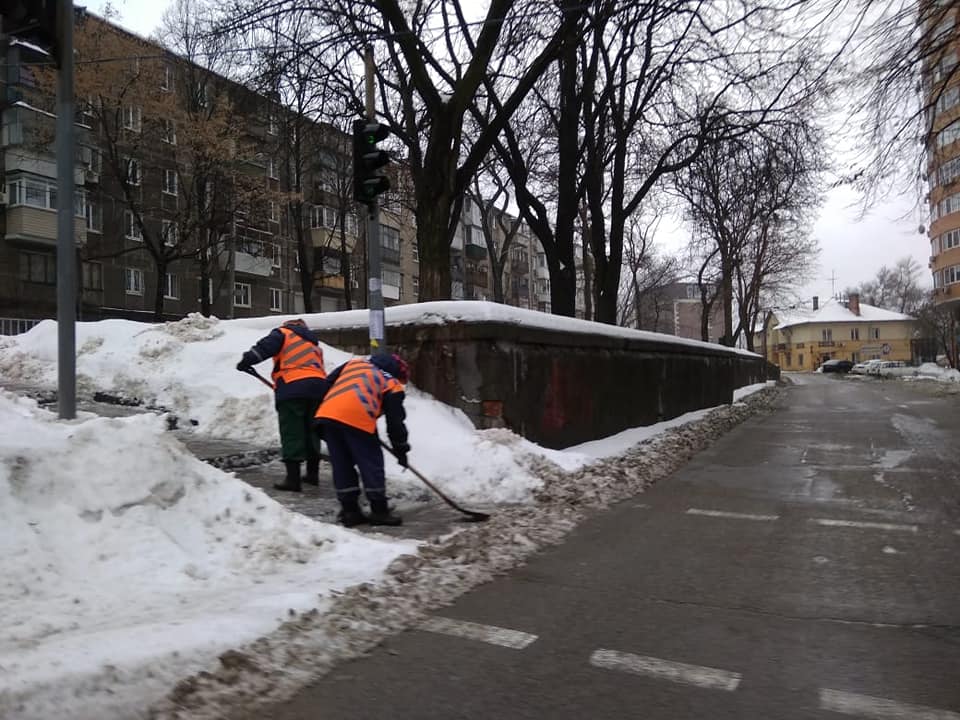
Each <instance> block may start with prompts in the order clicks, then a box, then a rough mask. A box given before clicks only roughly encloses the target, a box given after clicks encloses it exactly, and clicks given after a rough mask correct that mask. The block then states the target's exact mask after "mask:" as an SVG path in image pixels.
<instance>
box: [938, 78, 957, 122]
mask: <svg viewBox="0 0 960 720" xmlns="http://www.w3.org/2000/svg"><path fill="white" fill-rule="evenodd" d="M958 103H960V85H954V86H953V87H949V88H947V89H946V90H944V91H943V92H942V93H940V97H938V98H937V105H936V110H935V112H936V113H937V114H938V115H939V114H940V113H943V112H946V111H947V110H949V109H950V108H952V107H953V106H954V105H957V104H958Z"/></svg>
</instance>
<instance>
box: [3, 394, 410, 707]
mask: <svg viewBox="0 0 960 720" xmlns="http://www.w3.org/2000/svg"><path fill="white" fill-rule="evenodd" d="M0 426H2V427H3V428H4V432H3V434H2V435H0V517H3V524H2V526H0V557H3V559H4V572H3V574H2V577H0V608H2V615H3V618H4V622H3V626H2V629H0V668H2V669H3V672H0V717H5V718H7V717H9V718H13V717H16V718H18V719H20V720H29V719H30V718H38V719H40V718H50V717H55V716H61V715H62V712H63V710H64V708H67V707H69V708H70V712H69V716H70V717H71V718H74V719H78V718H98V719H100V720H102V719H106V718H111V717H129V709H130V707H132V706H142V704H143V703H144V702H145V701H147V700H149V699H150V698H154V699H156V698H158V697H160V695H162V694H163V693H164V692H166V691H168V690H169V688H170V687H171V686H172V685H173V684H174V683H175V682H176V680H177V679H179V678H181V677H183V676H184V675H185V674H187V673H190V672H194V671H196V670H198V669H200V668H203V667H205V666H207V665H208V664H209V663H210V662H211V661H212V660H213V659H215V658H216V657H217V655H218V654H220V653H222V652H223V651H224V650H226V649H228V648H231V647H235V646H236V645H237V644H238V643H244V642H250V641H252V640H254V639H255V638H257V637H258V636H260V635H263V634H265V633H269V632H271V631H273V630H274V629H275V628H276V627H277V626H278V625H280V624H281V623H282V622H283V621H284V620H285V619H287V617H288V616H289V613H290V612H291V611H299V610H304V609H308V608H316V607H318V606H320V607H323V606H324V603H327V602H329V600H328V599H325V598H328V596H329V594H330V592H331V591H332V590H340V589H342V588H346V587H349V586H352V585H355V584H357V583H361V582H364V581H367V580H373V579H376V578H378V577H380V576H381V575H382V573H383V571H384V569H385V568H386V567H387V566H388V565H389V564H390V563H391V562H392V561H393V560H394V559H395V558H397V557H398V556H399V555H402V554H405V553H410V552H416V546H415V545H414V544H412V543H410V542H396V541H389V542H387V541H381V540H375V539H372V538H369V537H364V536H361V535H358V534H356V533H352V532H349V531H346V530H343V529H341V528H338V527H336V526H333V525H327V524H322V523H317V522H315V521H312V520H310V519H308V518H306V517H304V516H302V515H298V514H295V513H292V512H290V511H288V510H286V509H284V508H283V507H281V506H280V505H278V504H277V503H276V502H274V501H273V500H271V499H270V498H269V497H268V496H267V495H266V494H264V493H263V492H261V491H259V490H257V489H254V488H251V487H249V486H248V485H246V484H245V483H243V482H241V481H240V480H238V479H236V478H234V477H232V476H231V475H227V474H225V473H223V472H221V471H219V470H216V469H214V468H212V467H210V466H208V465H206V464H205V463H202V462H200V461H199V460H197V459H196V458H194V457H193V456H192V455H190V454H189V453H188V452H187V451H186V450H185V449H184V448H183V446H182V445H181V444H180V443H179V442H178V441H177V440H176V439H175V438H174V437H173V436H172V435H170V434H169V433H167V432H165V431H164V429H163V427H164V422H163V419H162V418H160V417H157V416H154V415H142V416H137V417H133V418H123V419H107V418H95V417H84V418H81V419H78V420H77V421H73V422H69V423H64V422H58V421H57V420H56V418H55V416H54V415H52V414H51V413H49V412H47V411H44V410H40V409H38V408H37V407H36V404H35V403H34V402H33V401H30V400H26V399H22V398H15V397H14V396H12V395H10V394H8V393H3V392H0ZM318 594H319V596H318ZM81 698H82V699H81Z"/></svg>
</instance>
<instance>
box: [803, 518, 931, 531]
mask: <svg viewBox="0 0 960 720" xmlns="http://www.w3.org/2000/svg"><path fill="white" fill-rule="evenodd" d="M810 522H812V523H816V524H817V525H824V526H826V527H855V528H865V529H868V530H898V531H901V532H913V533H915V532H917V526H916V525H900V524H898V523H880V522H866V521H862V520H834V519H832V518H810Z"/></svg>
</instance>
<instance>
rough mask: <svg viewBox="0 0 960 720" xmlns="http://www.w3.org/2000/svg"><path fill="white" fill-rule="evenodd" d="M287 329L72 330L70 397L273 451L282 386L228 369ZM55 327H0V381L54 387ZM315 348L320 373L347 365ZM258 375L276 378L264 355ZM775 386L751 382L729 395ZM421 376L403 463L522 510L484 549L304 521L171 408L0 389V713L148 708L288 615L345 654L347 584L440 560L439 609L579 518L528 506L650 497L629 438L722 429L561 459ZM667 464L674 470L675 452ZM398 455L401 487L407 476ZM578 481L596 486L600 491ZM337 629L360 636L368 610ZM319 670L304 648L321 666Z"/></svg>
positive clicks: (699, 416) (679, 424)
mask: <svg viewBox="0 0 960 720" xmlns="http://www.w3.org/2000/svg"><path fill="white" fill-rule="evenodd" d="M317 317H320V316H312V317H311V318H309V320H310V323H311V325H315V324H316V323H315V322H314V318H317ZM324 317H325V318H329V316H324ZM277 322H278V320H277V318H263V319H253V320H233V321H218V320H216V319H207V318H202V317H200V316H191V317H189V318H186V319H185V320H182V321H180V322H175V323H167V324H164V325H148V324H142V323H135V322H129V321H122V320H111V321H103V322H97V323H80V324H78V326H77V347H78V358H77V372H78V389H79V392H80V393H81V394H87V395H89V394H92V393H93V392H94V391H102V392H109V393H111V394H114V395H121V396H126V397H131V398H132V397H136V398H138V399H140V400H142V401H144V402H146V403H148V404H150V405H154V406H161V407H164V408H167V409H168V410H169V411H171V412H174V413H176V414H177V415H178V416H180V417H181V418H190V419H192V420H194V421H196V423H197V424H196V427H195V429H194V431H193V432H196V433H198V434H201V435H206V436H210V437H217V438H233V439H242V440H249V441H253V442H257V443H261V444H263V445H273V444H276V443H277V441H278V440H277V430H276V417H275V412H274V410H273V405H272V395H271V394H270V392H269V391H268V390H267V389H266V388H264V387H263V386H262V385H260V384H259V383H257V382H256V381H254V380H253V379H252V378H251V377H249V376H248V375H245V374H242V373H238V372H237V371H236V370H235V368H234V366H235V364H236V362H237V360H238V359H239V357H240V354H241V353H242V352H243V351H244V350H246V349H247V348H248V347H249V346H250V345H252V344H253V343H254V342H256V340H257V339H259V338H260V337H261V336H263V335H264V334H265V333H266V332H267V331H268V330H269V329H270V328H272V327H274V326H275V325H276V323H277ZM56 335H57V331H56V324H55V323H53V322H49V321H48V322H44V323H41V324H40V325H38V326H37V327H36V328H34V329H33V330H31V331H30V332H28V333H26V334H24V335H19V336H15V337H12V338H0V378H2V379H3V380H5V381H8V382H16V383H24V384H30V385H33V386H36V387H41V388H50V389H53V388H55V386H56V354H57V353H56ZM323 350H324V357H325V360H326V364H327V366H328V368H329V369H332V368H333V367H335V366H336V365H338V364H340V363H341V362H343V361H344V360H346V359H347V357H348V356H347V355H346V354H345V353H343V352H340V351H338V350H336V349H334V348H331V347H328V346H324V347H323ZM262 369H263V370H264V371H265V372H264V374H268V372H269V367H268V364H266V363H265V364H264V366H262ZM762 388H763V386H762V385H760V386H751V387H750V388H743V389H741V390H740V391H738V393H737V398H736V399H737V400H738V401H742V400H743V398H745V397H747V396H748V395H749V394H751V393H753V392H756V391H757V390H760V389H762ZM408 390H409V398H408V401H407V410H408V418H409V423H408V424H409V427H410V433H411V441H412V444H413V451H412V453H411V456H410V457H411V461H412V462H414V464H415V465H416V466H417V467H418V468H419V469H421V470H423V471H424V472H425V473H426V474H427V475H429V476H430V477H431V478H432V479H434V480H435V481H436V482H438V483H439V484H441V485H442V486H443V487H444V488H445V489H447V490H449V491H450V492H451V494H452V495H454V496H456V497H458V498H459V499H463V500H464V501H469V502H471V503H483V504H484V505H489V504H501V505H502V504H512V505H514V506H516V505H517V504H519V507H520V508H521V509H519V510H518V509H516V507H514V509H512V510H510V511H509V512H503V513H499V515H500V518H499V520H498V521H497V522H499V523H500V524H499V525H498V524H497V523H496V522H491V523H489V524H488V525H487V526H485V528H484V529H481V530H474V531H470V532H466V531H465V532H463V533H461V534H462V535H463V537H464V538H472V540H470V541H469V542H471V543H480V544H479V545H471V550H470V553H473V554H472V555H471V554H470V553H468V554H467V555H466V557H468V558H474V560H475V562H474V561H470V562H467V561H464V560H462V558H461V559H460V560H456V559H451V557H449V556H448V555H445V554H444V553H447V552H448V551H449V548H450V547H451V543H453V546H456V544H457V543H462V542H467V541H466V540H461V539H459V537H454V538H452V539H451V538H446V539H437V540H435V541H431V542H430V543H427V544H426V545H424V544H423V543H417V542H413V541H398V540H396V539H392V538H388V537H386V536H383V535H379V536H374V535H363V534H360V533H357V532H353V531H347V530H343V529H341V528H338V527H336V526H333V525H330V524H326V523H321V522H316V521H314V520H311V519H308V518H306V517H304V516H301V515H298V514H296V513H292V512H290V511H288V510H286V509H284V508H283V507H282V506H280V505H279V504H277V503H276V502H275V501H273V500H272V499H271V498H269V497H268V496H267V495H266V494H264V493H262V492H261V491H259V490H257V489H255V488H252V487H250V486H248V485H247V484H245V483H243V482H242V481H240V480H239V479H237V478H236V477H235V476H234V475H232V474H230V473H224V472H221V471H220V470H217V469H215V468H213V467H210V466H208V465H206V464H204V463H202V462H200V461H199V460H197V459H196V458H194V457H193V456H192V455H191V454H190V453H189V452H188V451H187V449H186V448H185V447H184V446H183V445H182V443H180V442H179V441H178V440H177V439H176V438H175V437H174V436H173V435H172V434H170V433H169V432H167V431H166V429H165V428H166V423H165V421H164V419H163V418H162V417H160V416H157V415H152V414H147V415H139V416H134V417H130V418H119V419H108V418H99V417H95V416H92V415H88V414H81V416H80V417H78V418H77V419H76V420H74V421H59V420H57V418H56V417H55V416H54V415H53V414H51V413H50V412H48V411H47V410H44V409H42V408H40V407H38V406H37V405H36V403H35V402H34V401H32V400H29V399H26V398H23V397H17V396H15V395H13V394H12V393H9V392H0V426H2V427H3V429H4V432H3V433H2V435H0V517H2V519H3V522H2V525H0V555H2V557H3V558H4V573H3V576H2V578H0V613H2V616H3V618H4V623H3V626H2V628H0V717H3V718H8V717H9V718H18V719H22V720H29V719H32V718H37V719H40V718H51V717H70V718H73V719H74V720H83V719H85V718H90V719H91V720H92V719H93V718H97V720H107V719H108V718H130V717H142V716H145V713H146V709H147V708H148V707H149V706H150V705H152V704H153V703H155V702H157V701H159V700H160V699H161V698H162V697H163V696H164V695H166V694H167V693H168V692H169V691H170V689H171V688H172V687H174V685H176V684H177V682H178V680H180V679H182V678H185V677H187V676H191V675H194V673H197V672H198V671H200V670H203V669H205V668H208V667H210V666H211V664H215V662H216V660H217V658H220V662H221V664H222V665H223V666H224V667H228V666H229V665H230V661H229V658H230V657H231V656H230V655H229V654H228V655H227V656H224V655H223V653H224V652H225V651H228V650H230V649H232V648H241V647H243V648H249V647H250V646H251V645H253V646H256V644H257V643H258V642H260V643H261V645H263V643H266V644H265V645H263V648H266V649H263V652H262V653H261V654H262V655H263V656H264V657H266V656H267V655H269V654H270V652H274V651H276V649H277V645H276V643H275V642H273V643H272V644H271V643H270V642H268V641H267V640H266V638H274V637H276V636H277V633H278V632H280V631H281V630H282V631H283V632H288V633H289V632H292V631H291V630H290V628H291V627H295V628H299V631H303V632H305V630H304V627H306V625H311V624H312V625H311V627H313V628H314V630H317V629H318V628H322V633H320V639H319V640H317V643H319V646H320V647H322V648H324V649H325V651H326V653H327V655H326V656H327V657H328V659H330V660H331V661H332V660H333V659H336V658H337V657H343V656H345V654H349V653H347V652H346V651H344V650H342V649H341V650H338V651H336V652H334V650H333V649H332V648H338V647H340V646H339V645H338V644H337V641H336V640H335V636H336V633H335V632H334V630H336V631H337V632H340V631H344V627H342V626H341V625H337V626H336V628H331V626H330V625H329V623H328V624H327V625H323V624H322V623H321V621H323V620H324V619H326V621H329V620H330V618H339V617H340V613H342V612H343V611H342V609H338V608H341V604H342V603H340V601H339V600H338V599H337V598H338V597H342V595H338V594H340V593H344V592H346V588H353V589H352V590H350V591H349V592H351V593H356V592H358V591H357V589H356V586H358V584H361V583H365V582H367V581H372V582H374V583H376V585H374V586H372V587H381V586H382V587H387V586H389V584H390V582H395V581H396V578H397V575H398V573H402V572H406V570H405V568H408V567H409V568H413V567H417V568H421V567H422V565H423V563H424V561H425V559H431V562H430V563H428V565H429V566H430V567H431V568H434V571H436V568H437V567H447V569H448V571H449V572H450V573H453V576H454V577H455V580H456V581H451V580H450V577H448V576H444V578H443V579H441V580H439V581H434V582H433V583H432V585H431V586H430V587H431V592H432V593H433V595H432V597H433V600H434V601H435V602H436V601H442V599H443V598H444V597H447V596H446V595H443V593H448V594H449V593H455V592H459V591H462V590H463V589H465V587H467V586H469V584H470V583H471V582H477V581H479V580H481V579H483V577H486V574H488V573H489V572H492V571H494V570H495V568H496V567H506V566H508V565H509V563H510V562H515V561H516V560H517V558H520V557H522V556H523V553H528V552H530V551H532V549H534V548H535V547H536V546H538V545H539V544H542V543H543V542H547V541H555V540H556V538H557V537H559V535H560V534H562V532H565V531H566V529H568V528H569V526H570V524H571V523H572V522H573V520H574V519H575V517H574V515H570V514H569V513H567V516H566V519H565V520H563V521H559V522H557V523H556V524H555V526H554V527H552V528H551V529H550V530H549V531H545V530H542V529H536V530H535V529H532V528H527V529H526V530H525V531H524V533H525V534H520V535H518V534H517V533H516V532H515V528H516V527H520V526H522V525H523V523H524V522H528V521H530V518H531V517H532V515H531V514H532V513H536V512H539V510H536V509H535V508H538V507H545V506H546V505H548V504H550V503H554V504H556V503H567V504H570V505H572V506H577V505H579V504H580V503H590V502H606V501H608V500H609V499H610V498H612V497H614V496H615V495H616V494H617V493H620V494H622V493H625V492H630V491H633V492H636V491H639V490H642V488H643V486H644V483H646V482H649V477H648V475H644V474H643V472H646V471H647V470H649V467H650V463H651V462H653V461H651V459H650V457H651V456H650V455H649V454H648V451H647V450H644V449H642V448H646V447H647V446H641V450H638V449H637V447H636V446H637V444H638V443H641V442H650V441H654V440H657V439H658V438H667V437H670V438H675V437H682V436H677V435H676V433H677V432H681V433H682V432H684V431H685V429H689V428H694V427H699V426H702V425H703V424H704V423H708V424H709V423H710V422H715V421H713V420H711V417H712V416H711V412H716V411H706V410H705V411H700V412H698V413H691V414H690V415H689V416H685V417H682V418H678V419H675V420H672V421H670V422H667V423H661V424H659V425H657V426H653V427H649V428H637V429H634V430H628V431H625V432H623V433H619V434H618V435H616V436H613V437H611V438H606V439H604V440H600V441H596V442H592V443H585V444H583V445H580V446H577V447H574V448H569V449H567V450H565V451H554V450H548V449H544V448H541V447H539V446H537V445H534V444H533V443H530V442H528V441H526V440H524V439H523V438H521V437H519V436H517V435H514V434H513V433H511V432H509V431H506V430H487V431H477V430H475V429H474V428H473V426H472V424H471V423H470V422H469V420H468V419H467V418H466V416H464V415H463V413H461V412H460V411H458V410H455V409H452V408H450V407H448V406H445V405H443V404H442V403H439V402H437V401H435V400H433V399H432V398H431V397H429V396H427V395H425V394H423V393H420V392H418V391H417V390H416V389H415V388H409V389H408ZM737 405H738V406H740V405H742V403H740V402H738V403H737ZM721 412H726V413H727V414H729V413H734V414H736V413H737V412H740V411H739V410H737V409H736V407H735V408H733V409H729V408H728V409H725V410H724V411H721ZM724 417H726V416H724ZM724 422H726V421H724ZM678 429H679V430H678ZM671 433H673V434H671ZM664 442H665V441H664ZM684 442H686V443H687V446H690V447H693V446H694V445H696V444H697V443H698V442H700V440H698V439H697V440H694V439H691V438H689V437H688V438H687V439H686V440H685V441H684ZM451 448H456V451H455V452H451ZM637 453H640V454H639V455H637ZM664 457H669V458H670V460H669V462H670V463H675V462H677V461H678V458H682V453H680V454H678V453H677V452H675V451H674V450H670V452H669V453H668V454H666V455H665V456H664ZM654 460H656V457H654ZM390 462H391V461H390V460H388V476H389V478H390V482H391V483H392V484H394V485H398V484H399V485H402V484H404V483H412V482H415V481H414V480H412V478H408V477H407V474H403V475H401V474H400V469H399V468H398V467H397V466H395V465H393V464H390ZM668 464H669V463H668ZM654 465H656V467H658V468H661V469H662V467H666V466H667V465H666V464H663V463H660V464H658V463H656V462H654ZM611 468H616V469H611ZM638 468H639V469H638ZM618 473H619V474H621V475H622V474H631V473H632V474H633V475H631V477H634V480H633V481H630V482H625V481H624V480H623V478H622V477H620V476H619V475H618ZM638 473H639V474H638ZM585 477H590V478H592V479H591V481H590V483H589V484H588V487H589V489H587V490H585V489H584V487H583V486H582V483H583V478H585ZM591 498H592V499H591ZM522 508H528V509H527V510H523V509H522ZM508 523H512V524H508ZM478 533H479V534H478ZM538 533H540V534H538ZM544 533H546V534H544ZM459 535H460V534H458V536H459ZM497 548H499V550H498V549H497ZM485 553H486V555H485ZM404 558H406V559H404ZM483 558H487V560H489V562H486V564H484V562H481V560H482V559H483ZM445 563H446V565H445ZM498 563H499V564H498ZM466 565H470V569H469V570H465V569H464V567H466ZM411 572H412V571H411ZM417 572H418V573H420V575H418V577H422V573H423V571H422V570H417ZM368 587H371V586H366V585H360V588H368ZM362 592H368V591H367V590H362ZM421 600H422V598H421ZM420 605H422V603H420ZM362 606H363V603H361V610H362ZM351 608H352V609H351V612H359V611H358V610H356V608H354V607H353V606H351ZM411 612H412V611H411ZM405 617H406V618H407V620H409V616H405ZM303 618H307V619H308V620H303ZM361 625H362V623H361ZM346 627H350V628H353V630H354V631H356V628H357V621H356V619H355V618H354V620H352V621H351V622H349V623H347V625H346ZM390 627H391V623H390V622H385V623H384V628H386V629H389V628H390ZM382 629H383V628H381V630H382ZM370 637H373V635H371V636H370ZM258 638H259V639H260V640H258ZM350 647H353V648H355V647H356V646H355V645H351V646H350ZM268 650H269V652H268ZM312 652H313V653H314V654H316V653H317V650H316V648H314V650H313V651H312ZM284 653H285V654H284V655H283V657H284V658H286V660H283V659H280V660H277V661H276V663H277V664H279V665H282V666H284V667H287V666H288V665H290V666H291V667H292V666H294V665H295V663H293V662H292V661H291V660H290V659H289V643H288V646H287V647H286V649H285V650H284ZM320 654H321V655H323V653H320ZM224 657H227V658H228V659H227V660H224V659H223V658H224ZM235 657H240V655H239V654H238V655H237V656H235ZM244 657H246V656H244ZM237 662H239V661H237ZM240 664H242V663H240ZM321 664H322V663H321ZM316 666H317V665H316V663H314V662H313V661H311V662H310V664H309V667H310V668H311V670H310V672H314V671H315V667H316ZM228 669H230V671H231V672H234V673H235V672H237V670H236V668H229V667H228ZM304 672H307V671H306V670H304ZM189 687H193V685H190V686H189ZM178 688H179V689H180V692H181V693H183V692H186V691H185V690H184V689H183V688H184V686H183V685H182V684H181V686H178ZM67 707H69V711H66V710H65V708H67Z"/></svg>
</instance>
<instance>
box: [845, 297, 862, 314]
mask: <svg viewBox="0 0 960 720" xmlns="http://www.w3.org/2000/svg"><path fill="white" fill-rule="evenodd" d="M847 310H849V311H850V312H852V313H853V314H854V315H856V316H858V317H859V316H860V293H850V297H849V298H847Z"/></svg>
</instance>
